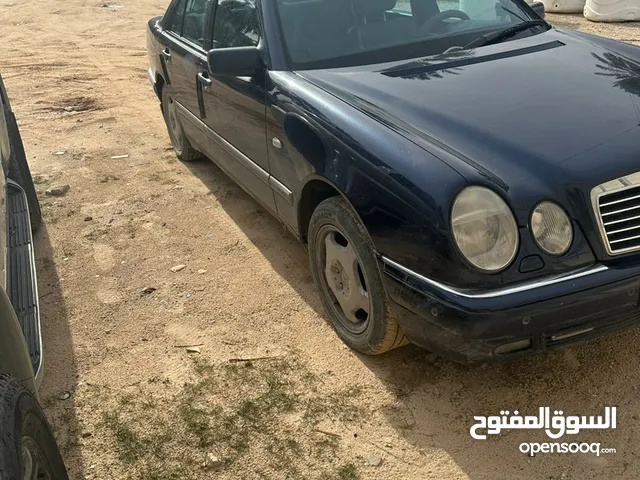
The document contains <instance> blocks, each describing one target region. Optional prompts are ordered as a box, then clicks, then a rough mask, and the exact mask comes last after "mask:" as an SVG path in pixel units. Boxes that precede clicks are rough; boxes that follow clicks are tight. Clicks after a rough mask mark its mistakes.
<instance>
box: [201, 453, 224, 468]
mask: <svg viewBox="0 0 640 480" xmlns="http://www.w3.org/2000/svg"><path fill="white" fill-rule="evenodd" d="M221 465H222V460H220V459H219V458H218V457H216V456H215V455H214V454H213V453H209V454H208V455H207V458H206V460H205V461H204V466H205V468H208V469H211V470H212V469H214V468H218V467H220V466H221Z"/></svg>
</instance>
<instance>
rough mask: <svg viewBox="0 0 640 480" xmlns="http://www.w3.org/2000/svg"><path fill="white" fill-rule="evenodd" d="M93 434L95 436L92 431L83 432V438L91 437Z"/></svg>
mask: <svg viewBox="0 0 640 480" xmlns="http://www.w3.org/2000/svg"><path fill="white" fill-rule="evenodd" d="M92 436H93V433H91V432H82V438H89V437H92Z"/></svg>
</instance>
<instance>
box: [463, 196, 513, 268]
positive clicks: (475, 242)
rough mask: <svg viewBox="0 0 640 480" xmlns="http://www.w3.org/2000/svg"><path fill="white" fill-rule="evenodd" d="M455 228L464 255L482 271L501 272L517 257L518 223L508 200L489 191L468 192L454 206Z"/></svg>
mask: <svg viewBox="0 0 640 480" xmlns="http://www.w3.org/2000/svg"><path fill="white" fill-rule="evenodd" d="M451 225H452V228H453V236H454V238H455V241H456V244H457V245H458V248H459V249H460V252H462V255H464V257H465V258H466V259H467V260H468V261H469V262H470V263H471V264H472V265H474V266H476V267H477V268H479V269H481V270H484V271H487V272H497V271H498V270H502V269H503V268H505V267H506V266H507V265H509V264H510V263H511V261H512V260H513V259H514V257H515V256H516V252H517V251H518V226H517V225H516V221H515V219H514V218H513V214H512V213H511V210H509V206H508V205H507V204H506V203H505V202H504V200H502V198H500V197H499V196H498V195H497V194H496V193H493V192H492V191H491V190H489V189H488V188H484V187H468V188H465V189H464V190H463V191H462V192H461V193H460V194H459V195H458V197H457V198H456V200H455V202H454V203H453V210H452V211H451Z"/></svg>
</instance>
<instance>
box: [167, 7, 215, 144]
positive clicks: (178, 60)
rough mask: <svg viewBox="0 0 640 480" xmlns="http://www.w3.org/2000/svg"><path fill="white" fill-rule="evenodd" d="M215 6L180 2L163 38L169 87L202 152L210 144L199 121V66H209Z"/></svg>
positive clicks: (188, 129)
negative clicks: (210, 26)
mask: <svg viewBox="0 0 640 480" xmlns="http://www.w3.org/2000/svg"><path fill="white" fill-rule="evenodd" d="M212 4H213V1H212V0H177V1H176V2H175V4H174V7H173V8H172V10H171V11H170V12H168V15H169V18H168V19H166V21H165V22H164V30H163V32H162V34H161V36H162V43H163V45H164V49H163V51H162V52H161V56H162V58H161V62H162V67H163V69H164V70H165V74H166V76H167V79H166V80H167V87H168V88H169V89H170V92H171V96H172V98H173V100H174V101H175V102H176V103H177V105H178V112H179V113H180V117H181V120H182V125H183V127H184V129H185V131H186V132H187V135H188V136H189V138H190V139H191V140H192V141H193V143H195V145H194V146H195V147H196V148H198V149H202V143H203V142H205V141H206V139H205V137H204V132H203V130H202V126H201V123H200V122H199V121H198V119H199V118H200V117H201V115H202V111H201V105H202V102H201V101H199V96H201V88H200V87H201V83H200V82H199V81H198V74H199V72H200V69H199V65H200V64H201V63H202V61H205V62H206V57H207V55H206V49H205V48H206V47H205V46H206V44H207V42H208V40H207V38H206V36H207V35H206V32H207V30H208V29H207V28H206V25H207V19H208V15H209V13H210V9H211V8H212Z"/></svg>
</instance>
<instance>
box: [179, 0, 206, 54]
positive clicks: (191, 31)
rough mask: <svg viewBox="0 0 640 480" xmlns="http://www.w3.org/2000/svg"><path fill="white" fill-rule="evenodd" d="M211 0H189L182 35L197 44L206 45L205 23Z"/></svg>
mask: <svg viewBox="0 0 640 480" xmlns="http://www.w3.org/2000/svg"><path fill="white" fill-rule="evenodd" d="M210 4H211V0H187V8H186V9H185V12H184V23H183V25H182V36H183V37H184V38H186V39H187V40H189V41H191V42H193V43H195V44H196V45H200V46H201V47H202V46H204V25H205V23H206V22H207V11H208V9H209V5H210Z"/></svg>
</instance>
